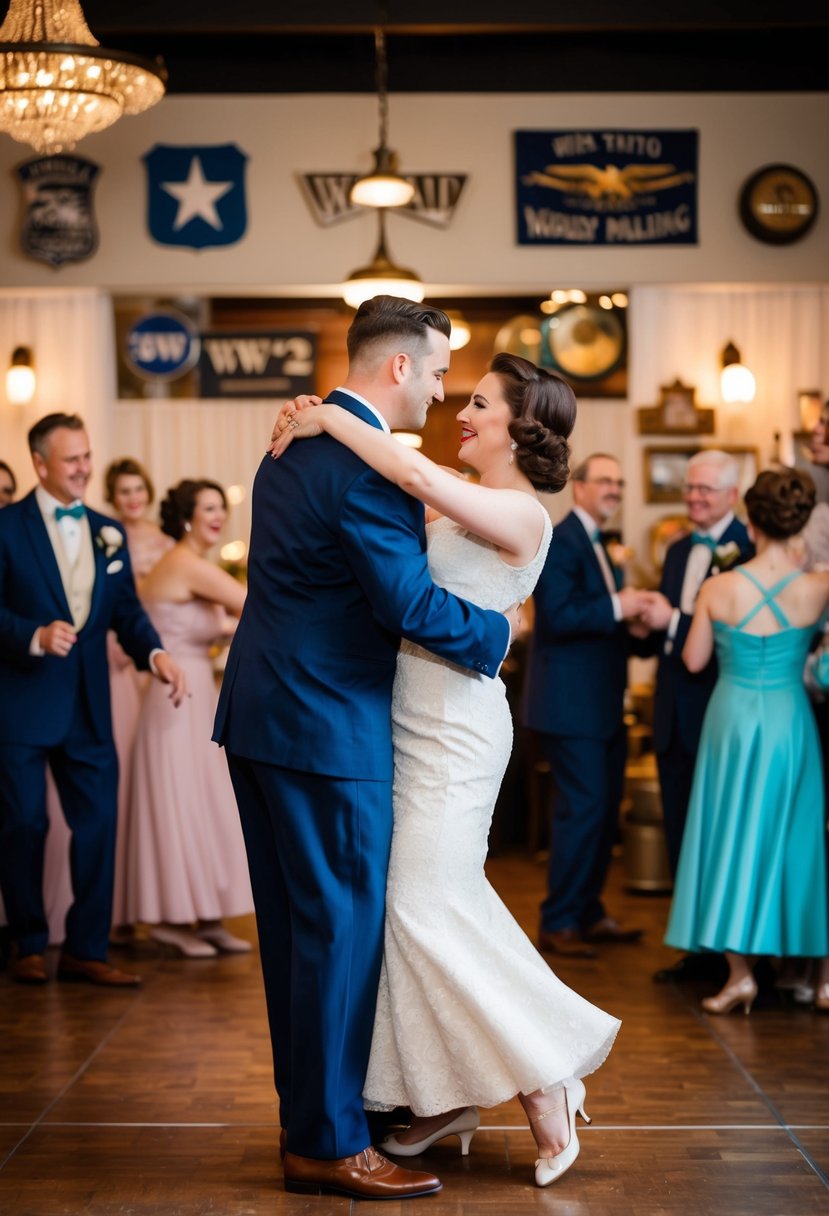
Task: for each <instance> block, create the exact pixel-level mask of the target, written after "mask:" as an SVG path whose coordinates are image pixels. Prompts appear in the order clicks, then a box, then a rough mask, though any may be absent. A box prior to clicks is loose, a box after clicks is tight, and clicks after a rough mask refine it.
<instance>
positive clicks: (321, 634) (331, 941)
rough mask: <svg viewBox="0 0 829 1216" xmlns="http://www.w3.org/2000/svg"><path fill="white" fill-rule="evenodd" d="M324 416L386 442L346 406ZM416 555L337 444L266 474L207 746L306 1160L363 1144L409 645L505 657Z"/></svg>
mask: <svg viewBox="0 0 829 1216" xmlns="http://www.w3.org/2000/svg"><path fill="white" fill-rule="evenodd" d="M329 400H333V401H335V402H336V403H337V404H339V405H341V406H343V407H344V408H346V409H349V410H350V411H351V412H352V413H354V414H356V415H358V416H359V417H361V418H362V419H363V420H364V421H366V422H369V423H371V424H372V425H375V426H378V425H379V423H378V420H377V418H376V417H375V415H373V414H372V413H371V411H370V410H368V409H366V407H365V406H364V405H363V404H362V403H360V402H359V401H357V400H356V399H355V398H353V397H351V396H350V395H349V394H346V393H339V392H338V393H335V394H332V397H331V398H329ZM425 549H426V545H425V529H424V525H423V509H422V507H421V505H420V504H419V503H417V502H416V501H415V500H414V499H412V498H409V497H408V496H407V495H406V494H404V493H403V492H402V491H401V490H400V489H398V487H397V486H394V485H391V484H390V483H389V482H386V481H384V480H383V479H382V478H381V477H379V476H378V475H377V474H376V473H374V472H373V471H372V470H371V469H369V468H368V467H367V466H366V465H365V464H364V463H363V462H362V461H361V460H359V459H358V458H357V457H356V456H355V455H354V454H353V453H352V452H350V451H349V450H348V449H346V448H344V447H343V446H341V445H340V444H337V443H336V442H335V441H334V440H332V439H331V438H330V437H329V436H327V435H323V436H321V437H320V438H317V439H314V440H312V441H310V442H308V441H305V442H298V443H294V444H292V445H291V447H290V448H289V449H288V450H287V452H286V453H285V454H284V455H283V456H282V457H280V459H279V460H278V461H273V460H271V458H270V457H266V458H265V460H264V461H263V463H262V465H261V466H260V468H259V471H258V473H257V475H256V479H255V483H254V490H253V519H252V530H251V546H250V559H249V565H248V594H247V598H246V602H245V608H244V611H243V613H242V618H241V620H240V622H239V627H238V629H237V631H236V635H235V637H234V639H233V643H232V645H231V649H230V655H229V657H228V663H227V668H226V671H225V677H224V681H223V686H222V692H221V695H220V698H219V707H218V711H217V716H216V730H215V732H214V738H215V739H216V741H217V742H219V743H221V744H222V745H223V746H224V747H225V748H226V751H227V755H228V762H229V765H230V772H231V776H232V779H233V784H234V788H235V791H236V796H237V800H238V803H239V812H240V816H241V820H242V827H243V830H244V834H245V842H246V846H247V851H248V862H249V866H250V873H251V882H252V886H253V895H254V901H255V905H256V918H257V927H258V932H259V942H260V949H261V954H262V968H263V972H264V978H265V994H266V998H267V1002H268V1017H269V1022H270V1030H271V1041H272V1046H273V1055H274V1077H275V1081H276V1088H277V1091H278V1093H279V1099H280V1118H281V1122H282V1126H283V1127H284V1128H285V1129H286V1132H287V1148H288V1151H289V1152H291V1153H297V1154H299V1155H300V1156H305V1157H314V1158H319V1159H322V1160H335V1159H338V1158H341V1157H348V1156H351V1155H353V1154H355V1153H359V1152H361V1151H362V1149H364V1148H365V1147H366V1146H367V1145H368V1143H369V1132H368V1125H367V1123H366V1119H365V1114H364V1111H363V1105H362V1087H363V1081H364V1078H365V1072H366V1066H367V1063H368V1054H369V1049H370V1045H371V1032H372V1025H373V1021H374V1006H375V1000H376V994H377V984H378V980H379V972H380V962H381V958H382V941H383V911H384V892H385V882H386V868H387V864H388V854H389V847H390V841H391V829H392V807H391V780H392V768H393V760H392V742H391V691H392V683H393V680H394V671H395V663H396V657H397V648H398V645H399V640H400V637H401V636H406V637H409V638H411V639H412V640H413V641H415V642H417V643H419V644H420V645H421V646H424V647H426V648H427V649H429V650H433V651H434V652H435V653H437V654H439V655H441V656H442V657H444V658H447V659H449V660H450V661H452V662H455V663H457V664H459V665H460V666H463V667H467V668H470V669H473V670H476V671H479V672H481V673H482V674H484V675H489V676H493V677H494V676H495V675H496V674H497V671H498V667H499V666H500V663H501V660H502V659H503V657H504V654H505V652H506V649H507V645H508V641H509V627H508V625H507V622H506V620H505V618H504V617H503V616H502V615H501V614H500V613H495V612H488V611H484V610H483V609H480V608H476V607H474V606H473V605H471V604H468V603H466V602H465V601H464V600H460V599H457V598H456V597H454V596H452V595H450V594H449V593H448V592H446V591H445V590H443V589H442V588H440V587H436V586H435V585H434V584H433V583H432V581H431V578H430V576H429V571H428V565H427V561H426V553H425Z"/></svg>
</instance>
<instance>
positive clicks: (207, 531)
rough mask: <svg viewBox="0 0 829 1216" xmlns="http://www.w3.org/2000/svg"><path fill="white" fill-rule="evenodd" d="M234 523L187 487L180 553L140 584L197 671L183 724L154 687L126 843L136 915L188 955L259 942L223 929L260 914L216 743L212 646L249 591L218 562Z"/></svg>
mask: <svg viewBox="0 0 829 1216" xmlns="http://www.w3.org/2000/svg"><path fill="white" fill-rule="evenodd" d="M226 519H227V500H226V498H225V494H224V490H223V489H222V488H221V486H219V485H217V484H216V482H214V481H205V480H201V481H190V480H185V481H181V482H179V483H178V485H176V486H173V487H172V489H170V490H169V491H168V493H167V497H166V498H165V499H164V501H163V502H162V504H161V520H162V530H163V532H164V533H165V534H166V535H167V536H169V537H171V538H172V539H173V541H174V542H175V544H174V545H173V547H172V549H170V550H169V551H168V552H167V553H165V554H164V556H163V557H162V558H161V560H160V561H159V562H158V563H157V564H156V565H155V566H153V568H152V569H151V570H150V572H149V574H148V575H147V577H146V578H145V579H144V581H143V583H142V588H141V592H142V597H143V600H144V603H145V605H146V608H147V611H148V613H149V615H150V617H151V619H152V620H153V622H154V624H155V626H156V628H157V629H159V630H160V632H161V633H162V635H163V637H164V639H165V641H166V643H167V645H168V647H169V648H170V651H171V653H172V654H174V655H175V657H176V659H177V661H178V662H179V663H180V664H181V666H182V668H183V669H184V671H185V672H186V673H187V679H188V684H189V687H190V690H191V694H192V695H191V697H190V698H189V699H188V701H187V702H186V704H185V705H184V706H183V708H182V712H181V714H180V716H178V717H174V716H173V715H172V714H171V713H170V710H169V706H168V705H167V704H166V703H165V701H164V700H163V698H159V697H157V696H155V695H154V689H153V688H150V690H149V691H148V693H147V696H146V697H145V699H144V704H143V707H142V710H141V717H140V719H139V722H138V730H137V732H136V738H135V746H134V751H133V772H132V783H131V789H130V819H129V829H128V836H127V842H126V853H127V897H126V915H127V918H128V920H129V921H130V923H136V922H138V921H142V922H146V923H149V924H151V925H152V926H153V929H152V936H153V937H154V938H155V940H156V941H159V942H162V943H164V944H166V945H170V946H173V947H174V948H175V949H177V950H178V951H179V952H180V953H181V954H183V955H184V956H185V957H186V958H209V957H212V956H213V955H215V954H216V953H217V951H219V950H221V951H227V952H230V953H241V952H245V951H248V950H250V949H251V945H250V943H249V942H247V941H245V940H243V939H242V938H239V937H236V936H234V935H233V934H232V933H230V932H229V931H228V930H227V929H226V928H225V927H224V925H223V924H222V923H221V918H222V917H223V916H243V915H246V914H247V913H249V912H252V911H253V898H252V896H251V891H250V881H249V878H248V870H247V860H246V856H245V847H244V842H243V839H242V832H241V828H240V826H239V819H238V816H237V814H236V802H235V799H234V795H233V789H232V787H231V784H230V777H229V776H228V771H227V766H226V764H225V762H224V759H223V757H222V756H221V754H220V753H219V751H218V750H217V749H216V748H215V747H214V746H213V745H212V743H211V741H210V734H211V730H212V726H213V715H214V712H215V709H216V700H217V696H216V687H215V679H214V674H213V666H212V662H211V659H210V655H209V647H210V645H211V643H212V642H214V641H216V640H218V639H222V638H226V637H229V636H230V635H231V634H232V632H233V630H234V629H235V626H236V619H235V618H238V617H239V616H240V614H241V611H242V605H243V604H244V601H245V590H244V588H243V587H242V586H241V584H240V583H238V582H237V581H236V579H234V578H233V577H232V576H231V575H230V574H228V573H227V572H226V571H225V570H222V569H220V568H219V567H218V566H216V565H214V564H213V562H211V561H210V560H209V557H208V554H209V553H210V550H211V549H212V548H213V546H214V545H215V544H216V542H217V541H218V539H219V534H220V532H221V530H222V527H223V525H224V523H225V520H226Z"/></svg>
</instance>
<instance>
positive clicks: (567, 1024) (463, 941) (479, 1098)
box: [274, 355, 619, 1186]
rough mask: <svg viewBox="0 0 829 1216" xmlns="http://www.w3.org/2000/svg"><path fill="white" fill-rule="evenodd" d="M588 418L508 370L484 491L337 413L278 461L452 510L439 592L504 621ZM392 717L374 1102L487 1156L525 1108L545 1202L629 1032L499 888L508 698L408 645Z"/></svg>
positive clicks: (561, 391)
mask: <svg viewBox="0 0 829 1216" xmlns="http://www.w3.org/2000/svg"><path fill="white" fill-rule="evenodd" d="M316 401H318V399H317V398H301V399H300V400H299V402H298V403H297V405H298V406H299V407H300V408H304V407H305V404H306V403H307V404H308V405H310V404H312V403H314V402H316ZM575 411H576V403H575V398H574V396H573V393H572V390H571V389H570V388H569V386H568V385H567V384H566V383H565V382H564V381H563V380H561V379H560V378H559V377H557V376H555V375H553V374H551V373H547V372H545V371H542V370H540V369H538V368H536V367H534V366H533V365H532V364H531V363H528V362H527V361H526V360H524V359H520V358H518V357H516V356H513V355H497V356H496V358H495V359H494V360H493V363H492V365H491V369H490V371H489V372H488V373H487V375H485V376H484V377H483V379H482V380H481V381H480V383H479V384H478V386H477V388H476V389H475V392H474V393H473V394H472V397H471V399H470V402H469V404H468V405H467V406H466V407H464V409H463V410H462V411H461V412H460V414H459V415H458V421H459V422H460V424H461V428H462V438H461V451H460V453H459V455H460V459H461V460H462V461H463V462H464V464H466V465H468V466H470V467H471V468H473V469H474V470H475V471H476V472H477V473H478V474H479V477H480V484H473V483H471V482H467V481H465V480H463V479H461V478H459V477H458V476H457V475H456V474H454V473H453V472H451V471H449V470H445V469H441V468H440V467H438V466H437V465H435V464H433V462H432V461H430V460H428V459H427V458H426V457H424V456H422V455H420V453H418V452H415V451H413V450H412V449H409V448H404V447H403V446H402V445H400V444H398V443H397V442H396V441H395V440H393V439H391V438H390V437H389V436H387V435H385V434H384V433H383V432H382V431H380V430H378V429H377V428H373V427H371V426H369V425H367V424H366V423H364V422H362V421H360V420H359V419H357V418H355V417H354V416H353V415H351V414H349V413H347V412H346V411H344V410H341V409H339V408H338V407H337V406H335V405H325V406H320V407H319V408H314V409H312V410H310V411H309V412H307V413H302V414H301V415H299V416H297V415H296V413H295V411H294V408H293V407H291V408H286V411H285V412H284V413H283V414H282V415H281V416H280V420H279V422H278V424H277V425H278V427H279V429H280V432H281V437H280V439H279V440H278V441H277V442H276V443H275V446H274V452H275V454H277V455H278V454H280V453H281V451H283V450H284V448H285V447H286V446H287V444H288V443H289V442H290V440H291V439H292V438H295V437H300V438H302V437H305V436H310V435H313V434H318V433H319V432H320V431H321V430H324V431H326V432H328V433H329V434H330V435H332V436H333V437H334V438H336V439H338V440H340V441H341V442H342V443H345V444H346V445H347V446H348V447H350V448H351V449H352V450H353V451H355V452H356V453H357V455H358V456H360V457H361V458H362V459H363V460H365V461H366V463H368V464H370V465H371V466H372V467H373V468H375V469H376V470H377V471H378V472H379V473H381V474H382V475H383V476H385V477H387V478H389V479H390V480H392V481H395V482H396V483H397V484H398V485H400V486H401V487H402V488H403V489H405V490H407V491H408V492H409V493H411V494H413V495H414V496H415V497H417V498H419V499H421V500H422V501H423V502H424V503H426V504H427V505H428V506H429V507H430V508H432V509H433V510H435V511H437V512H440V516H441V517H440V518H437V519H435V520H433V521H432V522H430V523H429V524H428V528H427V535H428V554H429V566H430V570H431V573H432V577H433V579H434V581H435V582H436V583H438V584H440V585H441V586H444V587H446V588H447V590H449V591H452V592H454V593H455V594H456V595H460V596H463V597H464V598H466V599H469V600H471V601H473V602H475V603H476V604H480V605H481V606H482V607H485V608H493V609H496V610H499V611H503V610H505V609H507V608H509V607H510V606H511V605H513V604H515V603H519V602H523V600H525V599H526V598H527V597H528V596H529V595H530V594H531V593H532V590H533V588H534V586H535V583H536V581H537V579H538V576H539V574H540V572H541V569H542V566H543V565H544V560H545V557H546V554H547V549H548V546H549V544H550V540H551V536H552V527H551V524H550V519H549V516H548V514H547V512H546V510H545V509H544V507H543V506H542V504H541V503H540V502H539V500H538V498H537V495H536V490H537V489H541V490H548V491H556V490H560V489H561V488H562V486H563V485H564V484H565V481H566V477H567V457H568V454H569V449H568V446H567V436H568V435H569V434H570V432H571V430H572V427H573V423H574V421H575ZM392 714H393V738H394V763H395V773H394V834H393V838H392V848H391V860H390V865H389V875H388V885H387V892H386V930H385V957H384V962H383V969H382V974H381V979H380V989H379V994H378V1003H377V1013H376V1019H375V1024H374V1036H373V1041H372V1049H371V1059H370V1062H369V1067H368V1074H367V1077H366V1082H365V1087H364V1091H363V1093H364V1100H365V1105H366V1107H367V1108H369V1109H374V1110H390V1109H393V1108H395V1107H397V1106H408V1107H410V1108H411V1110H412V1112H413V1115H414V1118H413V1120H412V1123H411V1125H410V1127H408V1128H407V1129H406V1130H405V1131H402V1132H400V1133H398V1134H397V1135H396V1136H392V1137H388V1138H387V1139H386V1140H385V1141H384V1142H383V1144H382V1145H381V1147H382V1148H383V1149H384V1150H385V1151H387V1152H390V1153H392V1154H396V1155H402V1156H414V1155H416V1154H418V1153H420V1152H422V1151H424V1149H425V1148H427V1147H428V1146H429V1145H430V1144H432V1143H434V1142H435V1141H436V1140H438V1139H441V1138H442V1137H444V1136H447V1135H450V1134H454V1135H457V1136H458V1137H459V1138H460V1140H461V1146H462V1150H463V1151H464V1152H466V1151H468V1146H469V1141H470V1139H471V1136H472V1134H473V1132H474V1130H475V1129H476V1128H477V1126H478V1111H477V1109H476V1108H477V1107H478V1106H485V1107H486V1106H494V1105H497V1104H498V1103H501V1102H504V1101H506V1100H508V1099H510V1098H513V1097H515V1096H516V1095H518V1097H519V1099H520V1101H521V1103H522V1105H523V1106H524V1109H525V1111H526V1113H527V1116H528V1119H529V1122H530V1129H531V1131H532V1133H533V1136H534V1137H535V1140H536V1143H537V1146H538V1154H539V1155H538V1160H537V1161H536V1181H537V1182H538V1184H539V1185H541V1186H545V1185H547V1184H548V1183H550V1182H553V1181H555V1180H556V1179H557V1178H559V1177H561V1175H562V1174H563V1173H564V1171H565V1170H566V1169H567V1168H568V1167H569V1166H570V1165H571V1164H572V1162H573V1161H574V1160H575V1158H576V1156H577V1154H578V1138H577V1136H576V1132H575V1115H576V1112H577V1110H578V1111H581V1112H582V1113H583V1103H584V1085H583V1083H582V1081H581V1078H582V1077H584V1076H587V1075H588V1074H589V1073H591V1072H593V1071H594V1070H595V1069H596V1068H598V1067H599V1066H600V1065H601V1064H602V1062H603V1061H604V1059H605V1057H606V1056H607V1054H608V1052H609V1051H610V1048H611V1046H612V1044H613V1040H614V1038H615V1036H616V1033H617V1031H618V1028H619V1022H618V1021H617V1020H616V1019H615V1018H612V1017H611V1016H609V1015H608V1014H606V1013H604V1012H602V1010H600V1009H597V1008H596V1007H595V1006H593V1005H591V1004H589V1003H588V1002H587V1001H585V1000H584V999H583V998H582V997H580V996H578V995H577V994H576V993H575V992H573V991H572V990H571V989H569V988H567V987H566V985H564V984H563V983H562V982H561V981H560V980H559V979H558V978H557V977H556V976H555V975H554V974H553V973H552V971H550V969H549V967H548V965H547V963H546V962H545V960H544V959H543V958H542V957H541V956H540V955H539V954H538V952H537V951H536V949H535V947H534V946H533V944H532V943H531V942H530V940H529V939H528V938H527V936H526V935H525V934H524V933H523V931H522V930H521V929H520V927H519V926H518V924H517V923H516V922H515V920H514V919H513V917H512V916H511V915H510V913H509V911H508V909H507V908H506V907H505V906H504V904H503V903H502V902H501V900H500V899H499V898H498V896H497V895H496V893H495V891H494V890H493V889H492V887H491V886H490V885H489V883H488V882H487V879H486V875H485V873H484V861H485V859H486V853H487V838H488V834H489V829H490V824H491V821H492V813H493V809H494V806H495V800H496V797H497V794H498V790H499V787H500V784H501V780H502V778H503V774H504V770H505V768H506V764H507V761H508V759H509V754H510V751H511V748H512V720H511V716H510V711H509V707H508V705H507V701H506V696H505V689H504V685H503V683H502V682H501V681H500V680H489V679H485V678H484V677H482V676H478V675H476V674H475V673H472V672H469V671H465V670H463V669H461V668H459V667H455V666H453V665H452V664H451V663H447V662H445V661H444V660H442V659H439V658H437V657H436V656H435V655H433V654H430V653H428V652H427V651H425V650H421V649H420V648H419V647H417V646H415V645H413V644H411V643H409V642H407V641H405V640H404V641H403V643H402V646H401V649H400V655H399V658H398V663H397V674H396V677H395V685H394V698H393V709H392Z"/></svg>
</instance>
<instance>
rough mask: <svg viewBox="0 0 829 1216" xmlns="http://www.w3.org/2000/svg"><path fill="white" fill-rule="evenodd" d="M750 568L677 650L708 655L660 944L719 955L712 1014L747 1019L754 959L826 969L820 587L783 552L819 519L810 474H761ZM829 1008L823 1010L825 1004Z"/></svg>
mask: <svg viewBox="0 0 829 1216" xmlns="http://www.w3.org/2000/svg"><path fill="white" fill-rule="evenodd" d="M745 501H746V508H747V510H748V516H749V520H750V522H751V530H752V533H751V534H752V538H753V539H754V542H755V544H756V546H757V556H756V557H754V558H752V559H750V560H749V561H748V562H746V564H745V565H742V566H738V567H737V568H736V569H735V570H733V571H732V572H731V573H728V574H724V575H722V576H721V577H720V578H717V579H709V580H708V581H707V582H706V583H705V584H704V585H703V587H702V589H701V590H700V592H699V595H698V597H697V604H696V608H695V611H694V618H693V623H692V625H691V629H690V631H689V633H688V638H687V641H686V643H685V646H684V648H683V652H682V654H683V659H684V661H685V663H686V664H687V665H688V669H689V671H691V672H699V671H703V670H704V669H705V668H706V666H707V665H708V663H709V662H710V659H711V655H712V652H713V651H714V650H715V649H716V652H717V657H718V660H719V676H718V679H717V683H716V686H715V688H714V691H713V694H712V696H711V699H710V701H709V703H708V708H707V710H706V713H705V720H704V723H703V728H702V735H701V738H700V745H699V753H698V757H697V765H696V770H695V772H694V781H693V788H692V792H691V800H690V806H689V810H688V821H687V824H686V827H685V833H684V836H683V841H682V850H681V853H680V859H679V868H678V871H677V878H676V887H675V890H674V899H673V904H672V907H671V915H670V920H669V922H668V929H667V933H666V938H665V940H666V941H667V942H668V944H670V945H673V946H678V947H681V948H683V949H686V950H692V951H702V950H714V951H724V952H725V955H726V960H727V962H728V967H729V974H728V979H727V981H726V983H725V985H724V986H723V988H722V990H721V991H720V992H719V993H718V994H717V995H716V996H714V997H709V998H707V999H706V1000H704V1001H703V1002H702V1007H703V1009H705V1011H706V1012H707V1013H716V1014H721V1013H728V1012H729V1011H730V1010H731V1009H734V1008H735V1007H737V1006H742V1008H743V1009H744V1010H745V1012H746V1013H748V1012H749V1010H750V1009H751V1005H752V1004H753V1002H754V998H755V997H756V995H757V983H756V981H755V978H754V975H753V974H752V964H753V962H754V961H755V960H756V958H757V957H758V956H773V957H775V958H791V957H811V958H825V957H826V955H827V954H828V953H829V934H828V933H827V921H826V916H825V909H826V898H827V887H826V856H825V827H824V820H825V807H824V797H823V781H822V776H821V765H820V754H819V746H818V738H817V731H816V729H815V723H814V719H813V717H812V712H811V709H810V707H809V701H808V697H807V695H806V691H805V688H804V686H803V668H804V663H805V661H806V656H807V653H808V650H809V647H810V645H811V643H812V637H813V634H814V630H815V625H816V623H817V621H818V620H819V619H820V617H821V614H822V613H823V611H824V609H825V607H826V604H827V601H829V574H826V573H804V572H803V571H802V570H801V569H800V566H799V562H798V557H799V554H797V553H795V552H792V550H791V548H790V546H789V541H790V539H791V538H792V537H794V536H796V535H797V533H799V532H800V531H801V530H802V528H803V526H804V525H805V523H806V521H807V520H808V518H809V514H810V512H811V510H812V508H813V506H814V501H815V488H814V484H813V482H812V480H811V478H810V477H809V475H808V473H805V472H801V471H798V470H796V469H781V470H767V471H766V472H764V473H761V474H760V476H759V477H758V478H757V481H756V482H755V484H754V485H753V486H752V487H751V489H750V490H749V491H748V492H747V494H746V496H745ZM827 1004H829V1002H827Z"/></svg>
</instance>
